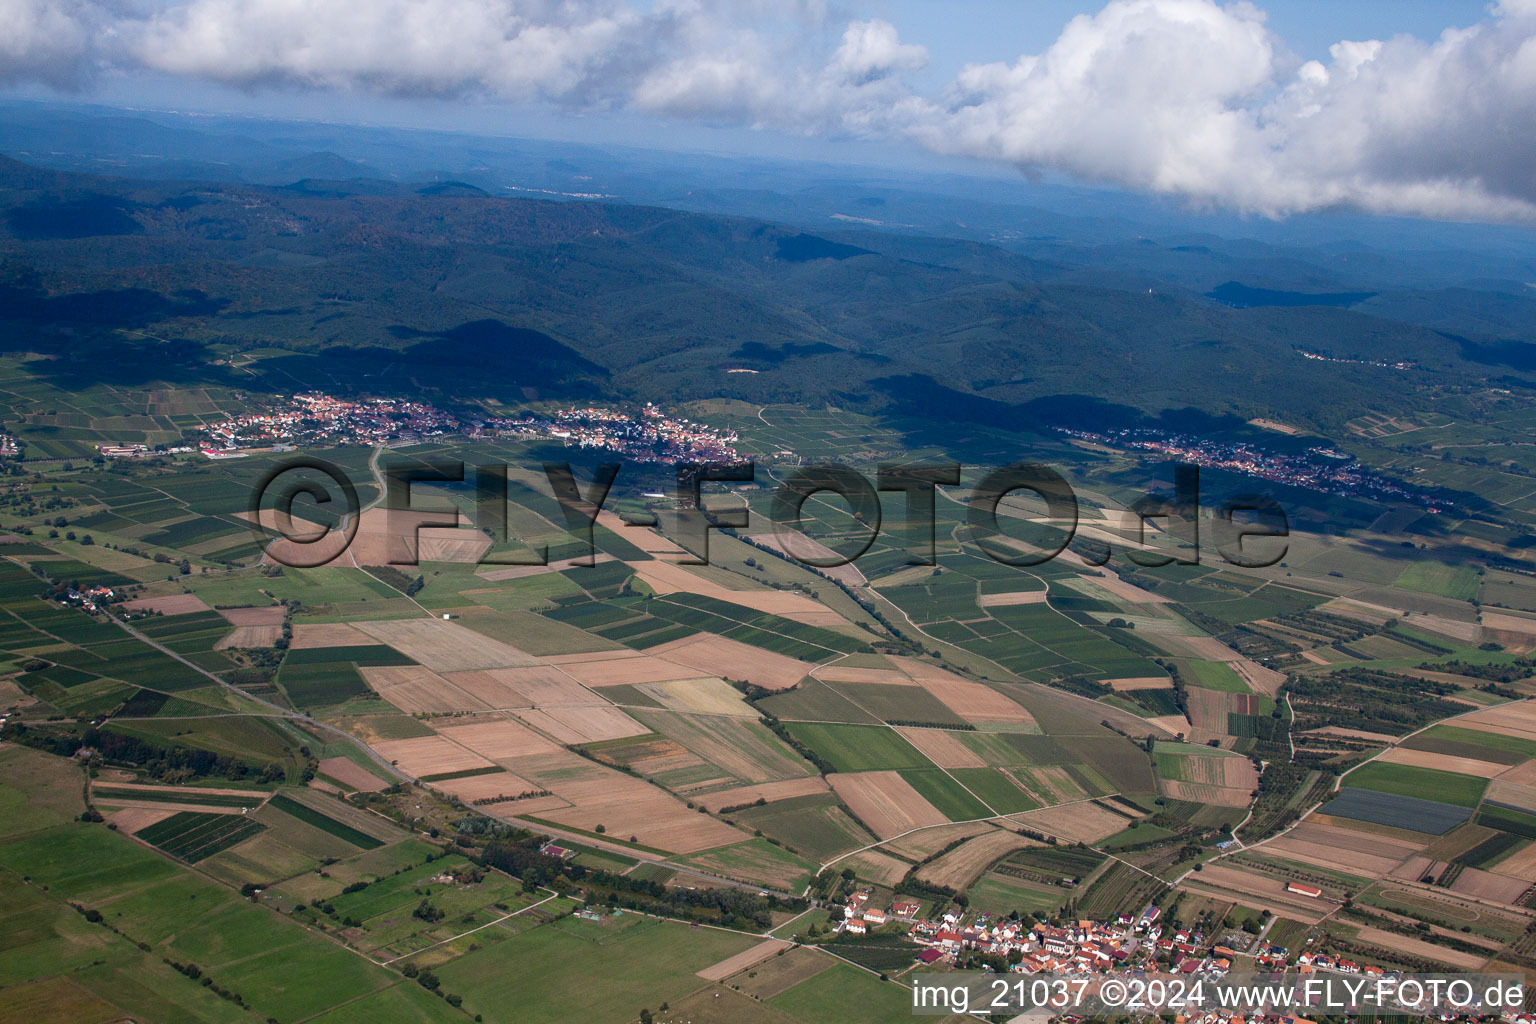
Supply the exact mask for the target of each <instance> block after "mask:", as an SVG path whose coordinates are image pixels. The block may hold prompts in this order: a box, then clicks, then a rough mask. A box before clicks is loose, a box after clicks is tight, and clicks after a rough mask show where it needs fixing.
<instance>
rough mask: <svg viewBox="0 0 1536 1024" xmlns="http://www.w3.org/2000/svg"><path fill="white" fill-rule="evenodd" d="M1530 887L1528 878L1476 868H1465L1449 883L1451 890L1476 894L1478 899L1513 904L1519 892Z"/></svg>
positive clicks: (1470, 894) (1471, 894)
mask: <svg viewBox="0 0 1536 1024" xmlns="http://www.w3.org/2000/svg"><path fill="white" fill-rule="evenodd" d="M1530 887H1531V882H1530V880H1529V879H1525V878H1508V877H1506V876H1504V875H1499V874H1495V873H1493V872H1492V871H1479V870H1478V869H1477V868H1466V869H1464V870H1463V871H1462V872H1461V874H1460V875H1457V876H1456V881H1454V882H1452V883H1451V891H1452V892H1459V893H1465V894H1466V895H1468V896H1476V897H1478V898H1479V899H1485V900H1493V902H1495V903H1504V904H1508V905H1510V906H1513V905H1514V902H1515V900H1517V899H1519V898H1520V894H1521V893H1523V892H1525V890H1527V889H1529V888H1530Z"/></svg>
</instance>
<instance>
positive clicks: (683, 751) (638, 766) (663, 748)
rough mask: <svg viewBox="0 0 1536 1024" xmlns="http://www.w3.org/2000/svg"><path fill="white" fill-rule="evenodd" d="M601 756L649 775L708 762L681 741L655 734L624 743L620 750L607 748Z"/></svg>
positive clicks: (702, 764)
mask: <svg viewBox="0 0 1536 1024" xmlns="http://www.w3.org/2000/svg"><path fill="white" fill-rule="evenodd" d="M603 757H604V759H605V760H608V759H611V760H613V761H615V763H627V764H628V765H629V767H631V768H633V769H634V770H635V771H637V772H639V773H640V774H642V775H649V776H654V775H661V774H662V773H664V772H676V771H682V770H683V769H686V768H701V767H703V766H704V765H706V764H708V763H709V762H707V761H705V760H704V759H703V758H702V757H700V756H699V755H697V754H695V753H694V752H693V751H691V750H689V749H688V748H687V747H685V746H683V745H682V744H681V743H679V742H677V741H676V740H671V739H667V738H666V737H665V736H657V737H654V738H652V739H647V740H644V741H642V742H637V743H635V744H633V745H631V744H625V745H624V747H623V750H622V752H620V751H614V750H608V751H605V752H604V754H603Z"/></svg>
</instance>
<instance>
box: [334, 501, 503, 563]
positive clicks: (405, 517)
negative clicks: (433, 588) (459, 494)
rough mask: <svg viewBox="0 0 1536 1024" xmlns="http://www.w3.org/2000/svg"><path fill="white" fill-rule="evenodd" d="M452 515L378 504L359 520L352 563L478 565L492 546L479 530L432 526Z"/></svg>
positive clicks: (350, 548)
mask: <svg viewBox="0 0 1536 1024" xmlns="http://www.w3.org/2000/svg"><path fill="white" fill-rule="evenodd" d="M452 516H453V513H452V512H441V511H425V510H422V511H416V510H407V509H391V508H386V507H384V506H383V505H377V506H375V507H373V508H370V509H367V510H366V511H364V512H363V514H362V517H361V518H360V519H359V520H358V524H357V536H355V537H353V538H352V543H351V544H350V545H349V546H348V547H347V549H346V553H347V555H348V556H349V558H350V561H351V562H352V564H354V565H359V566H362V565H393V564H397V563H412V562H467V563H474V562H478V561H479V560H480V558H481V556H482V555H484V554H485V552H486V550H487V549H489V548H490V546H491V540H490V538H489V537H487V536H486V535H485V534H483V533H481V532H480V531H479V530H469V529H459V528H456V527H452V526H442V525H429V524H441V523H445V522H447V520H448V519H449V518H450V517H452ZM458 522H459V526H460V527H467V526H472V525H473V524H472V523H470V521H469V519H468V518H467V517H466V516H465V515H464V514H463V513H459V514H458ZM418 524H420V525H421V529H420V531H418V530H417V526H418ZM338 537H339V535H338ZM323 543H329V542H328V541H327V542H323Z"/></svg>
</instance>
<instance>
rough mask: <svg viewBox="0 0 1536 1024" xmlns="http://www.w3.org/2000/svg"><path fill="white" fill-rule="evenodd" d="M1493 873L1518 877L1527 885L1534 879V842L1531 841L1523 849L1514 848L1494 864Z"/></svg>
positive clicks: (1535, 866) (1535, 851) (1535, 859)
mask: <svg viewBox="0 0 1536 1024" xmlns="http://www.w3.org/2000/svg"><path fill="white" fill-rule="evenodd" d="M1492 870H1493V871H1494V873H1496V874H1500V875H1508V876H1509V877H1511V878H1518V879H1520V880H1521V881H1523V882H1525V883H1526V884H1527V885H1530V884H1531V881H1532V880H1533V879H1536V843H1531V844H1530V845H1529V846H1526V847H1525V848H1524V849H1520V850H1516V851H1515V852H1514V853H1512V854H1510V855H1509V856H1508V857H1505V858H1504V859H1503V860H1502V861H1500V862H1499V863H1498V864H1496V865H1495V866H1494V867H1493V869H1492Z"/></svg>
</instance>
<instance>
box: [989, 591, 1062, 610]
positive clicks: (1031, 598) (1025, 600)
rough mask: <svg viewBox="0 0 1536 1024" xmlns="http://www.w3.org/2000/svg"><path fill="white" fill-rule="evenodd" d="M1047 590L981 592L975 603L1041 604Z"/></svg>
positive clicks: (1006, 605)
mask: <svg viewBox="0 0 1536 1024" xmlns="http://www.w3.org/2000/svg"><path fill="white" fill-rule="evenodd" d="M1049 594H1050V591H1049V590H1016V591H1014V592H1013V593H1010V594H982V595H981V599H980V600H978V601H977V602H976V603H977V604H979V605H980V606H981V607H983V608H1007V607H1011V606H1013V605H1020V604H1041V603H1043V602H1044V601H1045V599H1046V597H1047V596H1048V595H1049Z"/></svg>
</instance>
